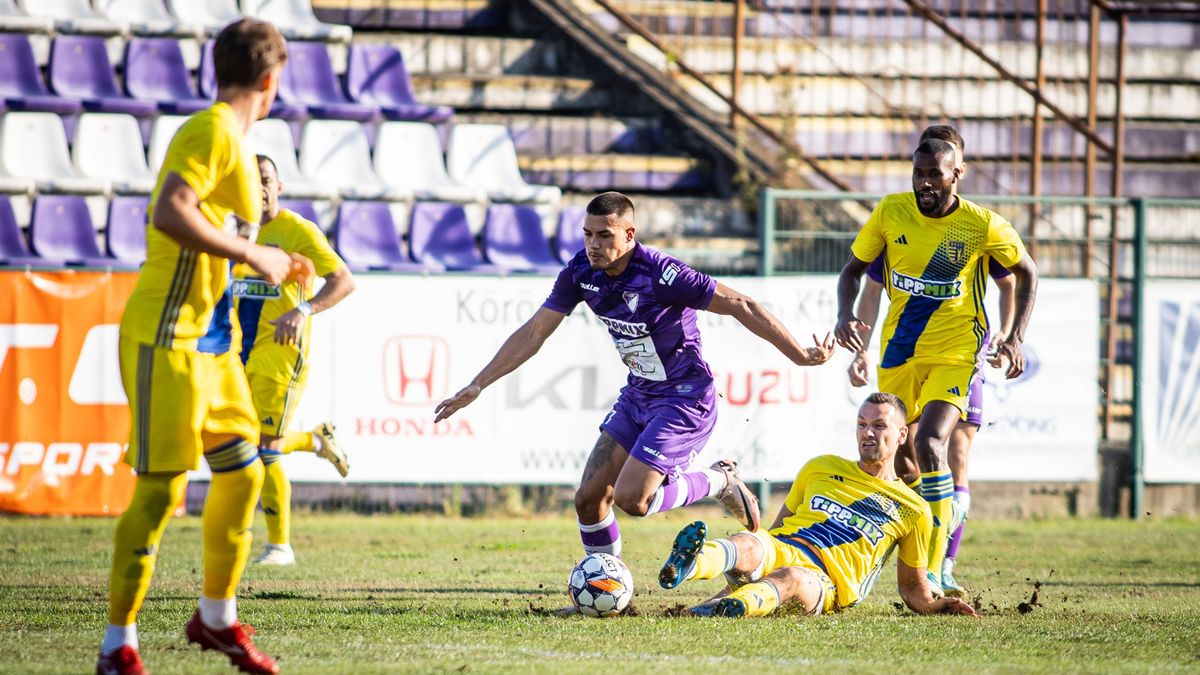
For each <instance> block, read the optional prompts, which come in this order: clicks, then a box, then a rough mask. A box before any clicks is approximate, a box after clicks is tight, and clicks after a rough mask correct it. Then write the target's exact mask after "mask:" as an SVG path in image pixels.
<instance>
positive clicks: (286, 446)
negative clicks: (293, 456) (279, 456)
mask: <svg viewBox="0 0 1200 675" xmlns="http://www.w3.org/2000/svg"><path fill="white" fill-rule="evenodd" d="M281 451H282V452H283V454H285V455H286V454H288V453H292V452H316V443H315V442H314V441H313V434H312V432H311V431H289V432H287V433H286V434H284V436H283V448H282V449H281Z"/></svg>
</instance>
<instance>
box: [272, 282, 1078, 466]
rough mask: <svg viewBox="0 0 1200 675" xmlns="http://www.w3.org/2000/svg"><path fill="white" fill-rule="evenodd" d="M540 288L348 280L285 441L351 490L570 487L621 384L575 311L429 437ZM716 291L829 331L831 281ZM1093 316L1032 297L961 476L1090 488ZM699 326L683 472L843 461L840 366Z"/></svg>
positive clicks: (593, 323)
mask: <svg viewBox="0 0 1200 675" xmlns="http://www.w3.org/2000/svg"><path fill="white" fill-rule="evenodd" d="M552 281H553V279H552V278H548V277H532V278H514V277H507V278H481V277H456V276H442V277H431V278H419V277H392V276H363V277H362V278H360V279H359V280H358V290H357V291H356V292H355V293H354V294H353V295H351V296H350V297H349V298H348V299H347V300H346V301H345V302H344V303H342V305H341V306H339V307H337V308H335V309H334V310H332V311H330V312H329V313H328V314H322V315H319V316H318V317H317V318H316V319H315V320H314V335H313V348H312V355H311V356H312V358H311V360H310V361H311V363H312V373H311V377H310V378H309V385H308V388H307V391H306V392H305V393H304V398H303V401H302V403H301V406H300V408H299V410H298V413H297V418H296V422H295V426H294V427H293V428H310V427H311V426H313V425H315V424H316V423H318V422H320V421H323V420H326V419H331V420H333V421H334V422H336V423H337V426H338V434H339V437H340V438H341V440H342V443H343V444H344V446H345V447H346V449H347V450H348V452H349V454H350V456H351V465H352V469H351V474H350V479H351V480H354V481H362V482H405V483H421V482H456V483H509V482H519V483H560V484H574V483H576V482H577V481H578V479H579V475H580V472H581V470H582V466H583V462H584V460H585V458H586V457H587V454H588V452H589V450H590V449H591V447H592V445H593V443H594V442H595V440H596V437H597V434H598V431H597V426H598V425H599V423H600V422H601V420H602V419H603V418H604V416H605V414H606V413H607V412H608V410H609V409H610V408H611V406H612V404H613V402H614V401H615V399H616V396H617V393H618V391H619V390H620V388H621V386H622V385H623V384H624V382H625V377H626V373H627V372H628V371H627V370H626V369H625V367H624V366H623V365H622V363H621V361H620V359H619V358H618V356H617V353H616V351H615V349H614V348H613V343H612V341H611V340H610V339H609V337H608V334H607V332H606V331H605V330H604V328H603V326H601V325H600V324H599V322H598V321H597V320H596V318H595V317H594V316H593V315H592V314H591V312H590V311H589V310H588V309H587V307H586V306H584V305H582V304H581V305H580V306H579V307H578V308H577V309H576V311H575V313H574V314H573V315H572V316H570V317H568V318H567V320H566V321H564V322H563V324H562V325H561V327H560V328H559V329H558V331H557V332H556V333H555V334H554V335H552V336H551V337H550V339H549V340H547V342H546V344H545V345H544V346H543V348H542V350H541V351H540V352H539V353H538V354H537V355H535V356H534V357H533V358H532V359H530V360H529V362H527V363H526V364H525V365H524V366H523V367H522V368H520V369H518V370H517V371H516V372H515V373H513V374H511V375H509V376H507V377H505V378H504V379H502V380H500V381H499V382H497V383H495V384H493V385H492V386H491V387H489V388H488V389H486V390H485V391H484V392H483V394H482V395H481V396H480V397H479V399H478V400H477V401H476V402H475V403H474V404H473V405H471V406H470V407H468V408H466V409H464V410H462V411H460V412H459V413H458V414H457V415H455V416H454V417H452V418H450V419H449V420H448V421H446V422H443V423H441V424H438V425H436V426H435V425H434V424H433V408H434V406H435V405H436V404H437V403H438V402H439V401H441V400H442V399H444V398H445V397H447V396H449V395H450V394H452V393H454V392H455V391H457V390H458V388H460V387H462V386H463V385H465V384H466V383H467V382H468V381H470V379H471V378H472V377H474V375H475V374H476V373H477V372H478V371H479V370H480V368H482V367H483V365H484V364H485V363H486V362H487V361H488V359H490V358H491V357H492V355H493V354H494V353H495V352H496V350H497V348H498V347H499V346H500V344H501V343H502V342H503V341H504V340H505V339H506V338H507V337H508V336H509V335H510V334H511V333H512V332H513V330H514V329H516V328H517V327H518V326H519V325H520V324H521V323H522V322H523V321H525V320H526V319H527V318H528V317H529V316H530V315H531V314H532V312H533V311H534V310H535V309H536V308H537V307H539V306H540V305H541V303H542V301H543V300H544V299H545V297H546V295H547V294H548V293H549V290H550V286H551V284H552ZM728 281H729V285H731V286H733V287H734V288H736V289H738V290H740V291H742V292H743V293H746V294H748V295H750V296H752V297H755V298H757V299H759V300H761V301H764V302H765V303H767V305H768V306H769V308H770V309H771V311H772V312H774V313H775V314H776V315H777V316H779V317H780V318H781V319H782V320H783V322H784V323H785V324H786V325H787V326H788V327H789V329H790V330H792V331H793V332H794V333H795V334H796V335H797V336H798V337H802V340H803V341H804V342H806V343H807V342H808V341H809V340H811V337H810V336H811V335H812V334H813V333H817V334H818V335H819V336H824V335H825V333H826V332H828V331H829V330H831V328H832V326H833V324H834V314H835V312H836V297H835V290H836V289H835V287H836V278H835V277H833V276H819V277H807V278H797V277H786V278H770V279H762V278H737V279H730V280H728ZM995 295H997V293H996V292H995V290H994V289H993V291H992V292H991V293H989V299H990V301H991V303H992V305H993V309H992V310H991V312H990V316H992V317H996V316H997V314H996V312H995V309H994V305H995V297H993V296H995ZM1097 306H1098V299H1097V290H1096V286H1095V284H1093V283H1091V282H1087V281H1056V280H1048V281H1045V282H1043V283H1042V285H1041V288H1040V289H1039V294H1038V305H1037V309H1036V311H1035V313H1034V318H1033V321H1032V325H1031V326H1030V328H1029V332H1028V334H1029V342H1028V343H1027V347H1028V349H1029V357H1030V368H1029V371H1028V373H1027V374H1026V375H1025V376H1023V377H1022V378H1020V379H1019V380H1016V381H1013V382H1003V381H1001V380H1000V378H999V376H998V375H993V374H992V373H994V372H996V371H990V372H989V377H991V382H989V383H988V386H987V391H986V395H985V404H984V410H985V418H986V422H985V428H984V429H983V430H982V431H981V433H980V434H979V435H978V437H977V442H976V448H975V452H974V453H973V456H972V460H971V475H972V477H973V478H975V479H978V480H1037V481H1046V480H1094V479H1095V477H1096V439H1097V435H1096V400H1097V385H1096V369H1097V358H1098V353H1097V351H1098V342H1097V340H1098V337H1097V336H1098V330H1099V329H1098V320H1097V316H1096V307H1097ZM700 326H701V333H702V335H703V341H704V354H705V356H706V358H707V360H708V361H709V363H710V364H711V366H712V368H713V371H714V373H715V375H716V383H717V390H718V392H719V394H720V399H719V405H718V420H717V425H716V431H715V432H714V434H713V437H712V439H711V440H710V442H709V444H708V447H707V449H706V450H705V452H704V453H703V454H702V455H701V456H700V457H699V458H698V459H697V460H696V465H697V466H708V464H710V463H711V462H713V461H715V460H716V459H718V458H721V457H731V458H733V459H737V460H738V461H739V462H741V465H742V467H743V473H744V475H745V476H746V477H747V478H752V479H757V478H767V479H769V480H774V481H790V480H791V479H792V478H793V477H794V476H795V473H796V471H797V470H798V469H799V468H800V466H801V465H802V464H803V463H804V462H805V461H806V460H807V459H809V458H810V457H813V456H815V455H818V454H825V453H837V454H841V455H845V456H853V455H854V454H855V452H856V451H855V440H854V428H855V413H856V410H857V406H858V404H859V402H861V401H862V399H863V398H864V397H865V396H866V394H867V393H869V391H870V390H869V389H867V388H863V389H854V388H852V387H851V386H850V385H849V383H848V380H847V376H846V367H847V365H848V364H849V360H850V357H849V354H848V353H846V352H845V351H844V350H840V349H839V352H838V355H837V356H836V357H835V358H834V359H833V360H832V361H831V362H830V363H828V364H826V365H824V366H821V367H817V368H800V367H796V366H793V365H792V364H791V363H790V362H788V361H787V360H786V359H785V358H784V357H783V356H782V355H781V354H779V353H778V352H777V351H776V350H775V349H774V348H773V347H771V346H770V345H769V344H768V343H766V342H765V341H763V340H761V339H759V338H758V337H756V336H754V335H752V334H751V333H750V332H748V331H747V330H745V329H744V328H743V327H741V326H740V325H739V324H737V323H736V322H735V321H734V320H733V319H730V318H729V317H723V316H717V315H714V314H709V313H707V312H701V313H700ZM1068 336H1069V338H1068ZM875 351H877V347H876V348H875ZM284 461H285V462H287V463H288V473H289V475H290V476H292V477H293V479H296V480H305V481H330V480H336V478H337V476H336V474H334V473H333V471H332V468H331V467H329V465H328V464H326V463H324V462H322V461H320V460H317V459H315V458H313V457H312V456H303V453H301V456H294V457H290V458H287V459H285V460H284Z"/></svg>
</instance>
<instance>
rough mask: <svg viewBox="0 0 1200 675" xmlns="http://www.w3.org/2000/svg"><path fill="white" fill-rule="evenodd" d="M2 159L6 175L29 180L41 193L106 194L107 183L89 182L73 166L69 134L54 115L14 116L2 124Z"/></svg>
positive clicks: (13, 113) (0, 122)
mask: <svg viewBox="0 0 1200 675" xmlns="http://www.w3.org/2000/svg"><path fill="white" fill-rule="evenodd" d="M0 146H2V147H0V158H2V160H0V161H2V162H3V165H4V171H5V172H6V173H7V174H9V175H10V176H15V177H17V178H30V179H33V180H34V181H35V182H36V185H37V190H38V191H39V192H69V193H75V194H107V193H108V192H109V191H110V189H111V185H110V184H109V182H108V181H107V180H103V179H100V178H89V177H87V176H84V175H83V174H81V173H80V172H79V169H76V168H75V165H74V164H72V163H71V155H70V152H69V151H68V150H67V132H66V131H65V130H64V129H63V123H62V119H60V118H59V116H58V115H55V114H54V113H34V112H11V113H8V114H6V115H5V116H4V119H3V120H2V121H0Z"/></svg>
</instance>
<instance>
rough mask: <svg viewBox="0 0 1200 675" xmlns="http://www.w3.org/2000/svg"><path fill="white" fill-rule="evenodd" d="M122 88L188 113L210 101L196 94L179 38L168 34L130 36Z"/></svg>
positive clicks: (172, 111) (175, 111)
mask: <svg viewBox="0 0 1200 675" xmlns="http://www.w3.org/2000/svg"><path fill="white" fill-rule="evenodd" d="M125 91H127V92H129V95H130V96H132V97H134V98H140V99H145V100H147V101H154V102H155V103H157V104H158V108H159V110H161V111H163V112H165V113H169V114H172V115H190V114H192V113H194V112H196V111H197V110H203V109H204V108H207V107H208V106H210V105H212V103H211V102H210V101H209V100H207V99H204V98H201V97H199V96H197V95H196V92H195V91H193V90H192V79H191V76H190V75H189V74H188V69H187V64H186V63H184V61H183V52H182V51H180V49H179V42H178V41H177V40H174V39H171V38H133V39H132V40H130V41H129V44H128V45H126V46H125Z"/></svg>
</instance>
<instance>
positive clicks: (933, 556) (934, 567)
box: [921, 469, 954, 576]
mask: <svg viewBox="0 0 1200 675" xmlns="http://www.w3.org/2000/svg"><path fill="white" fill-rule="evenodd" d="M921 496H922V497H924V498H925V501H926V502H928V503H929V510H930V511H932V512H933V532H932V535H931V539H930V541H929V564H928V565H926V569H928V570H929V571H930V572H932V573H933V574H934V575H936V576H940V575H941V571H942V561H943V560H944V559H945V558H946V546H947V545H948V544H949V543H950V511H951V504H952V499H951V498H952V497H953V496H954V479H953V478H952V477H951V476H950V470H949V469H943V470H941V471H929V472H926V473H922V474H921Z"/></svg>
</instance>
